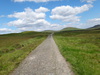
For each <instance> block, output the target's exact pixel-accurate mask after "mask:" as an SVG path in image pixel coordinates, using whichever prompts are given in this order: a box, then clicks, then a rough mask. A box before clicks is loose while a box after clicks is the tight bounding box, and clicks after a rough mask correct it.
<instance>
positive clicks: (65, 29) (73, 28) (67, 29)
mask: <svg viewBox="0 0 100 75" xmlns="http://www.w3.org/2000/svg"><path fill="white" fill-rule="evenodd" d="M69 30H80V29H79V28H75V27H67V28H64V29H62V30H61V31H69Z"/></svg>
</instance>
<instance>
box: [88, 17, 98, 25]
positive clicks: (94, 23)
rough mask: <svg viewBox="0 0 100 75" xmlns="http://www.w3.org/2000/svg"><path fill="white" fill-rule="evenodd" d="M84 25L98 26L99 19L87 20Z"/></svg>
mask: <svg viewBox="0 0 100 75" xmlns="http://www.w3.org/2000/svg"><path fill="white" fill-rule="evenodd" d="M86 23H87V24H88V25H91V26H92V25H97V24H100V18H94V19H89V20H88V21H87V22H86Z"/></svg>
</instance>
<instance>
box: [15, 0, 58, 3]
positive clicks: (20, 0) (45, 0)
mask: <svg viewBox="0 0 100 75" xmlns="http://www.w3.org/2000/svg"><path fill="white" fill-rule="evenodd" d="M13 1H14V2H26V1H28V2H36V3H39V2H49V1H60V0H13Z"/></svg>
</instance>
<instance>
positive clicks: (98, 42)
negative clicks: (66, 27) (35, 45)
mask: <svg viewBox="0 0 100 75" xmlns="http://www.w3.org/2000/svg"><path fill="white" fill-rule="evenodd" d="M54 39H55V41H56V43H57V45H58V47H59V49H60V52H61V54H62V55H63V56H64V57H65V59H66V61H68V62H69V63H70V64H71V66H72V69H73V71H74V72H75V75H100V30H80V31H66V32H57V33H55V35H54Z"/></svg>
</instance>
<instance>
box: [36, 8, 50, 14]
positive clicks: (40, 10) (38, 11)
mask: <svg viewBox="0 0 100 75" xmlns="http://www.w3.org/2000/svg"><path fill="white" fill-rule="evenodd" d="M47 11H49V9H47V8H44V7H40V8H39V9H36V10H35V12H36V13H45V12H47Z"/></svg>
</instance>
